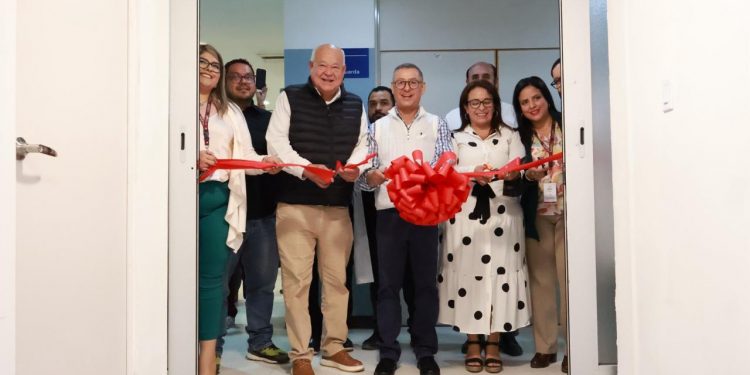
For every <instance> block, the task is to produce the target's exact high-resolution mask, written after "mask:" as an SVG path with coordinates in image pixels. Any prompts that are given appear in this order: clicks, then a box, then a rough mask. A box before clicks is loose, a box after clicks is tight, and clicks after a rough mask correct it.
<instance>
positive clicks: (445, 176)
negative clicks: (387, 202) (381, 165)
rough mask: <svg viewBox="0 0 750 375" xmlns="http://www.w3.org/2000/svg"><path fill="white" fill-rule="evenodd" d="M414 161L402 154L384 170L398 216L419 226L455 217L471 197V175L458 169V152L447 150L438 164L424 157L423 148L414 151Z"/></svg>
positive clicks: (434, 223) (389, 192) (389, 193)
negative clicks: (431, 162) (456, 167)
mask: <svg viewBox="0 0 750 375" xmlns="http://www.w3.org/2000/svg"><path fill="white" fill-rule="evenodd" d="M412 156H413V158H414V160H412V159H409V158H407V157H406V156H402V157H400V158H398V159H396V160H394V161H393V162H392V163H391V166H390V167H388V169H386V170H385V176H386V177H387V178H388V179H390V180H391V182H390V183H389V184H388V188H387V189H388V197H389V198H390V199H391V201H392V202H393V204H394V206H396V209H397V210H398V212H399V215H400V216H401V217H402V218H403V219H404V220H406V221H408V222H410V223H414V224H417V225H436V224H437V223H440V222H442V221H445V220H448V219H450V218H451V217H453V216H454V215H455V214H456V213H457V212H458V211H459V210H461V205H462V204H463V202H465V201H466V198H468V196H469V192H470V190H469V185H468V182H469V178H468V177H466V176H464V175H462V174H460V173H458V172H456V171H455V169H453V166H454V165H455V164H456V154H454V153H453V152H444V153H443V154H442V155H441V156H440V159H438V161H437V163H436V164H435V168H432V167H431V166H430V163H425V162H424V160H422V151H420V150H416V151H414V152H413V153H412Z"/></svg>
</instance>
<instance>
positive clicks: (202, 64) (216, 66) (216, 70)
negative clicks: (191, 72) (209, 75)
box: [198, 58, 221, 73]
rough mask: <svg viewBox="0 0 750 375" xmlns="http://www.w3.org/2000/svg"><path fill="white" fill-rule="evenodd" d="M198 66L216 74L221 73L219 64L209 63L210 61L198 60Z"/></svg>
mask: <svg viewBox="0 0 750 375" xmlns="http://www.w3.org/2000/svg"><path fill="white" fill-rule="evenodd" d="M198 66H199V67H200V68H201V69H206V70H208V71H211V72H214V73H221V65H219V63H217V62H208V60H206V59H204V58H201V59H200V60H198Z"/></svg>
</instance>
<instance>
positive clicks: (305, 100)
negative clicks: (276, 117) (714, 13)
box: [278, 80, 362, 207]
mask: <svg viewBox="0 0 750 375" xmlns="http://www.w3.org/2000/svg"><path fill="white" fill-rule="evenodd" d="M285 92H286V96H287V98H288V99H289V108H290V110H291V114H290V119H289V143H290V144H291V146H292V148H293V149H294V151H296V152H297V153H298V154H299V155H300V156H301V157H303V158H305V159H307V160H309V161H310V162H311V163H313V164H324V165H325V166H327V167H328V168H330V169H335V168H336V161H337V160H338V161H341V163H346V161H347V159H349V156H351V154H352V151H353V150H354V146H355V145H356V144H357V139H359V131H360V126H361V121H362V100H361V99H360V98H359V96H357V95H354V94H352V93H349V92H347V91H346V90H344V87H343V86H342V87H341V96H340V97H339V98H338V99H336V101H334V102H333V103H331V104H329V105H326V103H325V101H324V100H323V98H321V97H320V95H319V94H318V92H317V91H316V90H315V88H314V87H313V85H312V82H311V81H309V80H308V82H307V84H304V85H293V86H289V87H287V88H286V89H285ZM357 161H359V160H357ZM280 177H281V178H280V180H281V181H280V184H281V186H280V191H279V197H278V198H279V202H284V203H289V204H307V205H323V206H345V207H346V206H349V203H351V200H352V189H353V187H354V184H352V183H351V182H346V181H344V180H342V179H341V178H340V177H336V178H335V179H334V180H333V183H332V184H331V185H329V186H328V188H326V189H321V188H319V187H318V185H315V183H313V182H312V181H309V180H307V179H306V180H300V179H299V178H297V177H295V176H292V175H289V174H286V173H282V174H281V175H280Z"/></svg>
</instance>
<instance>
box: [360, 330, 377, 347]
mask: <svg viewBox="0 0 750 375" xmlns="http://www.w3.org/2000/svg"><path fill="white" fill-rule="evenodd" d="M378 341H380V337H379V336H378V333H377V332H373V333H372V335H371V336H370V337H368V338H367V340H365V341H363V342H362V350H375V349H377V348H378Z"/></svg>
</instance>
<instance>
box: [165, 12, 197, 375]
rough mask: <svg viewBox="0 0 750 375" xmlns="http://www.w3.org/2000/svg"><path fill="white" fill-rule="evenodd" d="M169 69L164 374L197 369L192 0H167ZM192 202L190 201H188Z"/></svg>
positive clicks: (194, 31)
mask: <svg viewBox="0 0 750 375" xmlns="http://www.w3.org/2000/svg"><path fill="white" fill-rule="evenodd" d="M171 2H172V7H171V9H170V14H171V22H170V30H169V33H170V39H171V40H170V44H169V55H170V59H171V64H170V69H169V76H170V79H169V88H170V90H169V110H170V114H169V116H170V117H169V141H170V142H169V143H170V145H169V249H170V251H169V302H168V303H169V329H168V335H169V339H168V342H169V351H168V365H169V373H170V374H195V373H197V369H198V367H197V358H198V349H197V345H198V341H197V338H198V329H197V320H198V313H197V306H198V298H197V296H198V290H197V285H198V280H197V277H198V276H197V275H198V245H197V238H198V236H197V232H198V220H197V217H198V210H197V207H198V200H197V197H198V195H197V191H198V186H197V184H196V178H197V175H196V169H195V168H196V160H197V145H198V134H197V129H198V126H197V121H198V120H197V116H196V113H198V95H197V93H198V75H197V72H198V48H197V47H198V22H199V18H198V9H199V8H198V0H172V1H171ZM191 202H192V204H190V203H191Z"/></svg>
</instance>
